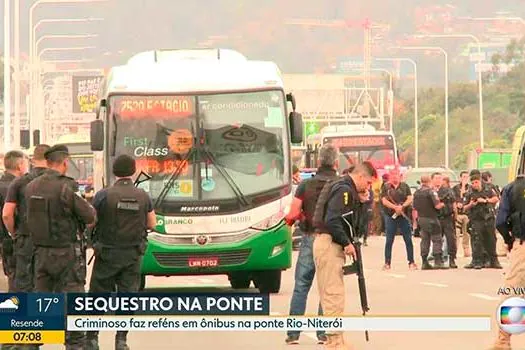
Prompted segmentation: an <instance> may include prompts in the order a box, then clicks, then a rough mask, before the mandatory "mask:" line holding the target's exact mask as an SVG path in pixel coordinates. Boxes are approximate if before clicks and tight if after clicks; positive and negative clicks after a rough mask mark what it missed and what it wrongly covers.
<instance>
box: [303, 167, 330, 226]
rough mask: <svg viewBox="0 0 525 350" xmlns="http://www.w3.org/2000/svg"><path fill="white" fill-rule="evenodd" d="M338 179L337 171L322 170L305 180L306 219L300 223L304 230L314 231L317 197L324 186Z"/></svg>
mask: <svg viewBox="0 0 525 350" xmlns="http://www.w3.org/2000/svg"><path fill="white" fill-rule="evenodd" d="M336 179H338V176H337V174H336V172H335V171H332V172H329V171H322V172H317V174H315V176H314V177H313V178H311V179H308V180H305V195H304V200H303V214H304V219H303V220H301V224H300V227H301V230H302V231H303V232H310V233H311V232H314V224H313V218H314V213H315V205H316V204H317V199H318V198H319V195H320V194H321V191H322V190H323V188H324V186H325V185H326V184H327V183H329V182H331V181H334V180H336Z"/></svg>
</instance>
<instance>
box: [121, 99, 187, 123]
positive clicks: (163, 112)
mask: <svg viewBox="0 0 525 350" xmlns="http://www.w3.org/2000/svg"><path fill="white" fill-rule="evenodd" d="M117 109H118V114H119V115H120V116H121V117H122V118H145V117H188V116H190V115H192V114H193V113H194V104H193V100H192V99H191V97H186V96H130V97H123V98H121V99H119V101H118V103H117Z"/></svg>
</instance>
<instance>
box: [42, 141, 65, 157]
mask: <svg viewBox="0 0 525 350" xmlns="http://www.w3.org/2000/svg"><path fill="white" fill-rule="evenodd" d="M53 153H64V154H65V155H67V156H69V150H68V149H67V147H66V146H65V145H55V146H53V147H51V148H49V149H48V150H47V151H46V152H45V153H44V158H45V159H46V160H49V158H50V157H51V155H52V154H53Z"/></svg>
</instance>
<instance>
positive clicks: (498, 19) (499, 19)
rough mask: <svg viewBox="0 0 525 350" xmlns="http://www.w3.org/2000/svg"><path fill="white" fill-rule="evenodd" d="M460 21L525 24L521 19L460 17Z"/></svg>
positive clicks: (524, 20)
mask: <svg viewBox="0 0 525 350" xmlns="http://www.w3.org/2000/svg"><path fill="white" fill-rule="evenodd" d="M459 19H464V20H468V21H508V22H521V24H525V19H523V18H521V17H505V16H502V17H470V16H469V17H460V18H459Z"/></svg>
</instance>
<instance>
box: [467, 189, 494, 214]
mask: <svg viewBox="0 0 525 350" xmlns="http://www.w3.org/2000/svg"><path fill="white" fill-rule="evenodd" d="M489 191H491V190H490V189H489V188H488V187H487V186H485V185H483V186H482V188H481V191H475V190H474V189H472V187H471V188H470V189H469V191H468V196H469V198H470V199H471V200H474V201H475V200H477V199H478V198H486V195H487V193H488V192H489ZM467 204H468V203H467ZM468 217H469V218H470V219H471V220H485V221H486V220H490V219H494V206H493V205H492V204H490V203H480V204H478V205H475V206H473V207H472V208H470V210H469V212H468Z"/></svg>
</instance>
